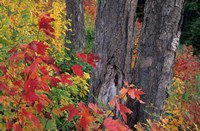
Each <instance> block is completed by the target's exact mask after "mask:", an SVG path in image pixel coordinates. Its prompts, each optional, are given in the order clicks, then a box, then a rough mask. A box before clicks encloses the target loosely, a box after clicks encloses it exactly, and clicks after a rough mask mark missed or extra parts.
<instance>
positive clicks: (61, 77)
mask: <svg viewBox="0 0 200 131" xmlns="http://www.w3.org/2000/svg"><path fill="white" fill-rule="evenodd" d="M52 22H53V19H52V18H51V17H50V15H49V14H45V13H43V14H41V15H40V17H39V20H38V28H39V31H41V32H43V33H45V34H46V35H47V36H49V37H51V38H55V37H54V29H53V27H52V26H51V24H52ZM48 48H49V46H48V44H47V43H46V42H43V41H40V40H34V41H32V42H30V43H28V44H20V45H18V46H15V47H13V48H12V49H11V50H10V51H9V52H8V55H9V58H8V59H7V60H6V61H5V62H3V63H1V64H0V72H1V76H0V93H1V96H0V106H1V108H2V109H1V110H2V111H1V112H0V114H1V116H2V121H1V124H2V125H1V126H2V129H7V130H11V129H13V130H15V131H22V130H34V129H38V130H45V129H46V126H47V123H48V121H51V120H53V119H55V118H56V117H57V118H59V117H61V116H62V115H68V118H67V121H69V122H70V121H73V123H74V124H75V127H76V129H77V130H87V131H88V130H98V129H102V128H107V129H108V130H129V128H128V126H127V125H126V124H125V123H126V122H127V118H126V114H127V113H128V114H130V113H132V111H131V110H130V109H128V108H127V107H126V106H125V105H123V104H121V103H120V99H122V98H123V97H125V96H126V95H129V96H130V97H131V98H133V99H137V100H138V101H140V102H141V103H143V102H142V101H141V100H140V95H142V94H144V93H143V92H142V91H141V90H140V89H136V88H135V87H134V86H129V85H128V83H125V85H124V87H123V88H122V90H121V91H120V95H119V96H116V97H115V98H114V99H113V100H112V101H111V102H110V106H111V107H112V108H113V109H116V110H118V111H119V112H120V114H121V116H122V118H123V121H124V122H122V121H121V120H114V119H113V118H112V117H111V115H110V114H107V112H106V111H105V110H103V109H101V108H100V107H99V106H98V105H96V104H92V103H89V104H88V105H87V106H86V105H85V104H84V103H83V102H78V103H77V104H63V103H62V102H59V103H57V101H55V100H54V99H53V97H54V93H53V91H54V90H55V89H56V88H58V89H62V88H72V87H73V84H74V82H73V79H72V76H73V75H76V76H78V77H81V78H83V76H84V72H83V70H82V66H80V65H78V64H74V65H73V66H72V67H71V70H72V72H73V74H69V73H67V72H65V73H62V74H61V73H60V69H59V67H57V66H56V64H55V61H54V59H53V58H52V57H51V56H49V55H48V53H47V49H48ZM76 56H77V58H80V59H81V60H82V61H84V62H86V63H88V64H89V65H91V66H92V67H94V68H95V67H96V63H97V62H98V61H99V60H100V58H99V57H98V56H96V55H95V54H84V53H77V54H76ZM66 111H67V114H66ZM111 112H112V111H111ZM74 117H77V118H78V119H73V118H74ZM42 120H43V121H46V122H42ZM116 126H117V127H118V128H117V129H116V128H115V127H116Z"/></svg>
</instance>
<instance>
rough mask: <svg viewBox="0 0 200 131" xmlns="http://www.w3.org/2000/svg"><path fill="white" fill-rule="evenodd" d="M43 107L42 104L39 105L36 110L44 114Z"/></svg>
mask: <svg viewBox="0 0 200 131" xmlns="http://www.w3.org/2000/svg"><path fill="white" fill-rule="evenodd" d="M43 108H44V107H43V105H42V104H41V103H38V104H37V105H36V109H37V112H38V113H41V112H42V110H43Z"/></svg>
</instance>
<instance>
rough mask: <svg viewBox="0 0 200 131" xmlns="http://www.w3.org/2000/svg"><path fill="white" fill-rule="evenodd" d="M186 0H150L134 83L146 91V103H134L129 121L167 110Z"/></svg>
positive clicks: (151, 117) (130, 103) (129, 101)
mask: <svg viewBox="0 0 200 131" xmlns="http://www.w3.org/2000/svg"><path fill="white" fill-rule="evenodd" d="M183 2H184V0H147V1H146V3H145V10H144V21H143V22H144V23H143V29H142V32H141V37H140V42H139V47H138V54H137V59H136V63H135V67H134V75H133V78H134V84H135V85H136V86H137V87H139V88H141V89H142V90H143V91H144V92H145V94H144V95H143V97H142V100H143V101H145V104H139V103H136V104H132V103H133V101H132V100H130V99H129V100H128V107H129V108H131V109H132V110H133V114H132V115H131V116H129V119H128V124H129V126H130V127H133V125H134V124H136V122H138V121H140V122H145V121H146V119H156V120H159V118H160V115H161V114H162V113H163V111H164V104H165V99H166V95H167V88H168V87H169V86H170V84H171V81H172V78H173V64H174V60H175V54H176V47H177V45H178V41H177V40H178V39H179V36H180V25H181V17H182V8H183Z"/></svg>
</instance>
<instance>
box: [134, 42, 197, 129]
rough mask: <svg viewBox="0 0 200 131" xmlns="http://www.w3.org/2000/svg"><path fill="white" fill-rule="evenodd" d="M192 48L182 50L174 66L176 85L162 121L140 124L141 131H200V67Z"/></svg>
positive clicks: (170, 93) (173, 87) (170, 90)
mask: <svg viewBox="0 0 200 131" xmlns="http://www.w3.org/2000/svg"><path fill="white" fill-rule="evenodd" d="M192 53H193V49H192V46H188V47H187V46H183V47H182V49H181V50H180V51H179V53H178V55H177V58H176V62H175V65H174V81H173V83H172V86H171V87H170V88H168V93H169V97H168V98H167V101H166V105H165V113H164V114H163V116H162V117H161V118H160V119H161V121H160V122H157V121H151V120H148V124H146V125H143V124H141V123H138V124H137V125H136V128H137V129H138V130H139V131H143V130H144V129H148V130H155V131H157V130H159V131H179V130H187V131H198V130H199V129H200V63H199V61H198V59H197V57H196V56H193V55H192Z"/></svg>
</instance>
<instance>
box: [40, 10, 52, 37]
mask: <svg viewBox="0 0 200 131" xmlns="http://www.w3.org/2000/svg"><path fill="white" fill-rule="evenodd" d="M52 21H54V19H53V18H51V17H50V14H45V13H42V14H40V17H39V19H38V27H39V29H42V30H43V32H44V33H45V34H46V35H47V36H50V37H52V38H55V35H54V32H55V31H54V29H53V28H52V26H51V25H50V23H51V22H52Z"/></svg>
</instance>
